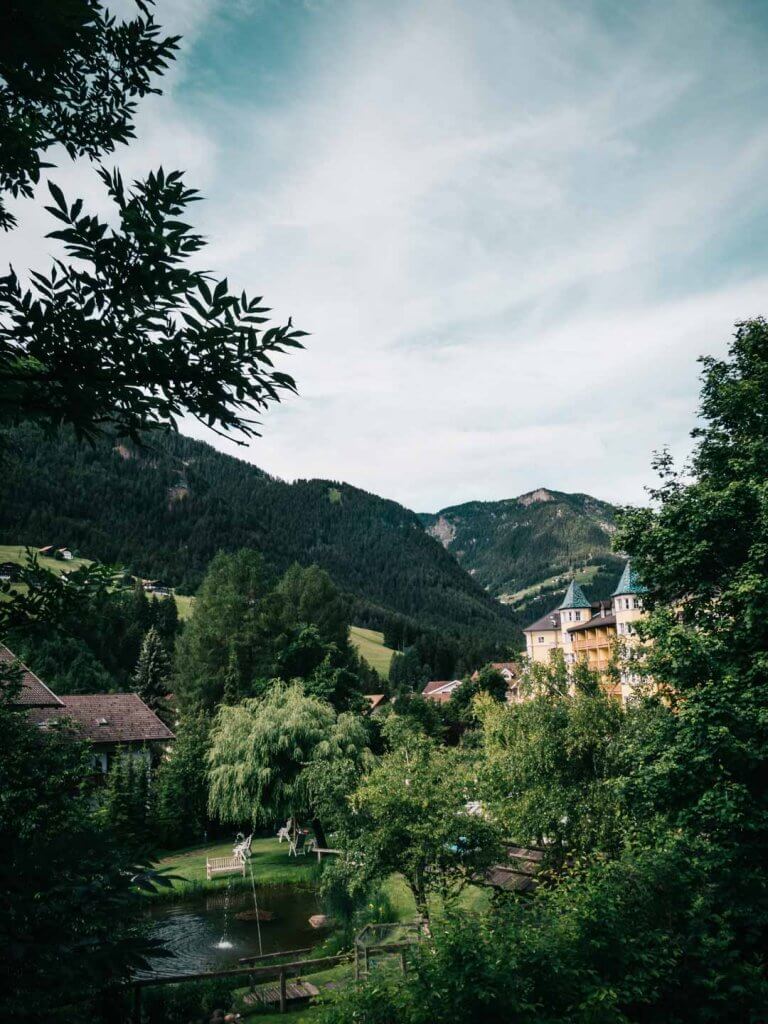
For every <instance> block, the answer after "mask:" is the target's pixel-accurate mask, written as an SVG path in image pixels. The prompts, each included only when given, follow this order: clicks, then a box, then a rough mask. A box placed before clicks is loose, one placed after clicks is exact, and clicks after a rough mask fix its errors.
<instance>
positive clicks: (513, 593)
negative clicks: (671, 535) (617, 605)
mask: <svg viewBox="0 0 768 1024" xmlns="http://www.w3.org/2000/svg"><path fill="white" fill-rule="evenodd" d="M616 511H617V508H616V506H614V505H612V504H611V503H609V502H606V501H602V500H601V499H599V498H595V497H593V496H592V495H589V494H586V493H583V492H576V493H568V492H565V491H557V490H555V489H554V488H549V487H537V488H534V489H533V490H531V491H526V492H525V493H524V494H520V495H518V496H517V497H514V498H503V499H500V500H497V501H479V500H473V501H467V502H462V503H460V504H458V505H449V506H446V507H445V508H443V509H440V510H439V511H438V512H434V513H421V514H420V516H419V518H420V520H421V522H422V523H423V525H424V527H425V529H426V530H427V532H428V533H429V534H430V535H431V536H433V537H434V538H435V539H436V540H439V541H440V543H441V544H442V545H443V546H444V547H445V549H446V550H447V551H449V552H450V553H451V554H453V555H454V557H455V558H456V560H457V561H458V562H459V564H460V565H461V566H462V567H463V568H465V569H466V570H467V572H468V573H469V574H470V575H471V576H473V578H475V579H476V580H477V581H478V582H479V583H480V584H481V585H482V586H483V587H484V588H485V589H486V590H487V591H488V592H489V593H491V594H492V595H493V596H494V597H496V598H497V599H498V600H499V601H501V602H502V603H506V604H509V605H511V606H512V607H513V608H514V609H515V611H516V612H517V613H518V616H519V617H520V618H521V619H522V620H523V621H529V620H531V619H533V618H535V617H536V616H537V615H538V614H540V613H542V612H543V611H546V610H548V609H547V605H548V603H551V601H552V600H553V599H554V598H555V596H556V595H557V594H558V593H559V592H560V591H562V590H565V587H566V585H567V582H568V580H569V579H570V578H571V577H573V576H576V578H577V579H578V580H579V582H580V583H582V584H583V585H584V586H585V587H586V589H587V592H588V594H589V596H590V598H591V599H592V600H595V599H597V598H601V597H604V596H606V593H607V591H608V589H609V587H610V586H611V581H612V580H613V578H614V576H615V575H616V574H617V572H618V571H619V569H620V565H621V558H620V556H619V555H618V554H617V553H615V552H614V551H613V550H612V537H613V534H614V532H615V529H616V526H615V515H616Z"/></svg>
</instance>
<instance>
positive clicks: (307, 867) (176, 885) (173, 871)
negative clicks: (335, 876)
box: [155, 837, 317, 897]
mask: <svg viewBox="0 0 768 1024" xmlns="http://www.w3.org/2000/svg"><path fill="white" fill-rule="evenodd" d="M251 850H252V853H253V856H252V857H251V864H252V866H253V877H254V879H255V881H256V883H257V884H259V885H284V884H286V883H288V884H290V883H294V884H296V885H306V884H307V883H309V882H312V881H313V880H314V879H315V878H316V877H317V860H316V858H315V857H314V856H312V855H311V854H305V855H303V856H300V857H289V856H288V843H279V842H278V841H277V839H274V838H271V837H270V838H268V839H254V840H253V845H252V847H251ZM231 853H232V840H229V841H228V842H226V843H214V844H212V845H211V844H208V845H206V846H193V847H187V848H186V849H183V850H176V851H174V852H172V853H167V854H165V855H164V856H162V857H161V858H160V859H159V860H158V861H157V863H156V864H155V867H156V868H157V869H158V870H159V871H162V872H163V874H166V875H178V876H180V877H179V879H178V880H176V881H174V882H173V887H172V889H161V890H160V892H159V894H158V895H159V896H166V897H167V896H186V895H188V894H189V893H192V892H199V891H201V890H214V889H224V888H226V887H227V881H228V879H230V878H231V879H232V885H233V886H235V887H240V886H250V884H251V876H250V872H249V871H248V870H246V874H245V877H244V878H243V877H241V876H240V875H219V876H217V877H216V878H212V879H211V880H210V881H209V880H208V879H207V878H206V876H205V862H206V858H208V857H227V856H229V855H231Z"/></svg>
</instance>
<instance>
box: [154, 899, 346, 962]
mask: <svg viewBox="0 0 768 1024" xmlns="http://www.w3.org/2000/svg"><path fill="white" fill-rule="evenodd" d="M257 896H258V901H259V910H261V911H269V912H271V913H272V914H274V918H273V919H272V920H271V921H261V922H260V927H261V944H262V951H263V952H264V953H276V952H278V951H280V950H284V949H301V948H303V947H306V946H312V945H316V944H317V943H320V942H322V941H323V939H324V938H325V936H326V932H324V931H317V930H316V929H314V928H312V926H311V925H310V924H309V918H310V917H311V915H312V914H317V913H318V912H319V905H318V901H317V897H316V895H315V893H314V892H313V891H312V890H311V889H308V888H304V887H302V886H296V885H274V886H262V887H260V888H258V889H257ZM226 901H227V892H226V890H218V891H217V892H208V893H199V894H197V895H195V896H188V897H185V898H184V899H180V900H173V901H165V900H158V901H157V902H155V903H152V904H150V906H149V907H148V909H147V916H148V917H149V918H150V919H151V921H152V927H151V935H152V937H153V938H156V939H160V940H161V941H162V942H163V943H164V945H165V946H166V948H167V949H169V950H170V951H171V952H172V953H173V956H170V957H158V958H156V959H152V960H151V961H150V963H151V965H152V971H151V973H152V974H155V975H165V976H167V975H169V974H185V973H187V972H189V973H194V972H196V971H209V970H210V971H212V970H221V969H226V968H227V967H237V966H238V962H237V961H238V957H241V956H257V955H258V954H259V928H258V927H257V925H256V922H255V921H238V920H237V917H236V916H235V915H236V914H239V913H241V912H242V911H248V910H253V894H252V893H251V891H250V890H246V889H238V890H235V891H233V892H231V893H230V894H229V909H228V915H227V916H228V924H227V935H226V938H227V941H228V942H229V943H231V946H228V947H227V948H220V947H219V945H218V944H219V943H220V941H221V939H222V937H223V934H224V912H225V906H226Z"/></svg>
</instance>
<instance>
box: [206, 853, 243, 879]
mask: <svg viewBox="0 0 768 1024" xmlns="http://www.w3.org/2000/svg"><path fill="white" fill-rule="evenodd" d="M235 872H237V873H238V874H241V875H242V876H243V878H245V859H244V858H243V857H233V856H229V857H207V858H206V861H205V875H206V878H208V880H209V881H210V879H211V878H213V876H214V875H231V874H234V873H235Z"/></svg>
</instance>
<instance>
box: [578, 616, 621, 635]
mask: <svg viewBox="0 0 768 1024" xmlns="http://www.w3.org/2000/svg"><path fill="white" fill-rule="evenodd" d="M615 625H616V616H615V615H593V616H592V618H591V619H587V621H586V622H577V623H576V625H575V626H569V627H568V632H569V633H578V632H579V631H580V630H583V629H598V628H599V627H600V626H615Z"/></svg>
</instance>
